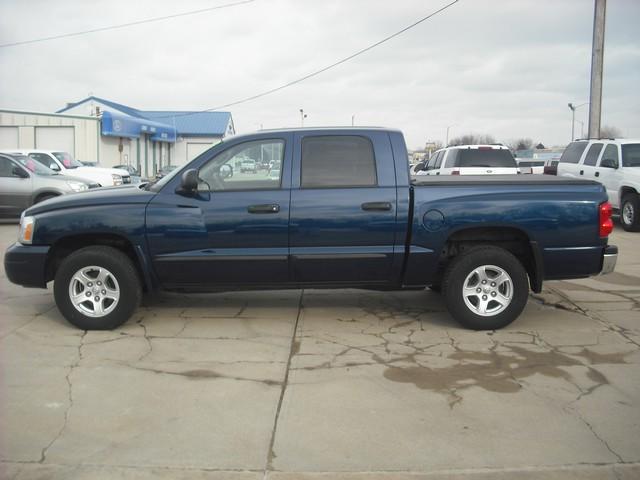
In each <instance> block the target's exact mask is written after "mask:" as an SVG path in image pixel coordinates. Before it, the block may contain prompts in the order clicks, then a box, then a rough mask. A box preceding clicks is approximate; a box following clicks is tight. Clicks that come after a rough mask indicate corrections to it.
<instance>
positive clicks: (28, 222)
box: [18, 215, 36, 245]
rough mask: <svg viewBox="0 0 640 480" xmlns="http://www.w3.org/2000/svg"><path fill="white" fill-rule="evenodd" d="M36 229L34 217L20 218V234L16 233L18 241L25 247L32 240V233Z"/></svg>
mask: <svg viewBox="0 0 640 480" xmlns="http://www.w3.org/2000/svg"><path fill="white" fill-rule="evenodd" d="M35 229H36V219H35V217H25V216H24V215H23V216H21V217H20V232H18V241H19V242H20V243H23V244H25V245H29V244H30V243H31V241H32V240H33V232H34V231H35Z"/></svg>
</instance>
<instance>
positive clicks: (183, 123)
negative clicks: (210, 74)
mask: <svg viewBox="0 0 640 480" xmlns="http://www.w3.org/2000/svg"><path fill="white" fill-rule="evenodd" d="M56 113H58V114H64V115H85V116H92V117H97V118H99V119H100V135H101V139H100V143H101V150H100V151H101V155H100V163H101V164H103V165H105V166H112V165H132V166H134V167H136V168H137V169H138V171H139V172H141V174H142V176H145V177H153V176H154V175H155V174H156V173H157V172H158V171H159V170H160V169H161V168H163V167H165V166H167V165H183V164H185V163H186V162H188V161H189V160H192V159H193V158H195V157H196V156H198V155H199V154H200V153H202V152H204V151H205V150H207V149H209V148H210V147H211V146H213V145H215V144H216V143H218V142H220V141H221V140H222V139H223V138H224V137H226V136H229V135H234V134H235V127H234V125H233V118H232V117H231V113H230V112H202V111H189V110H139V109H136V108H133V107H129V106H127V105H123V104H120V103H116V102H113V101H111V100H107V99H104V98H99V97H95V96H90V97H87V98H85V99H83V100H80V101H79V102H75V103H68V104H67V106H66V107H64V108H62V109H60V110H58V111H57V112H56Z"/></svg>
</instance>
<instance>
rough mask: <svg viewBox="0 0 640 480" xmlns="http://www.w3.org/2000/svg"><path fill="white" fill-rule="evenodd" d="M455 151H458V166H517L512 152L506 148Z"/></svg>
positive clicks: (456, 164)
mask: <svg viewBox="0 0 640 480" xmlns="http://www.w3.org/2000/svg"><path fill="white" fill-rule="evenodd" d="M454 151H457V157H456V161H455V164H454V166H456V167H494V168H517V165H516V161H515V160H514V159H513V156H512V155H511V152H509V150H507V149H504V148H487V149H479V148H469V149H466V148H459V149H456V150H454ZM447 163H448V162H447Z"/></svg>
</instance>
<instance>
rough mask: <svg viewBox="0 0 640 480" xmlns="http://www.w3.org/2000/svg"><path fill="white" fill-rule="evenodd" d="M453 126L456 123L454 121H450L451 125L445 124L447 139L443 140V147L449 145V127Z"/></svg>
mask: <svg viewBox="0 0 640 480" xmlns="http://www.w3.org/2000/svg"><path fill="white" fill-rule="evenodd" d="M455 126H456V124H455V123H452V124H451V125H448V126H447V140H446V142H444V146H445V147H448V146H449V129H450V128H451V127H455Z"/></svg>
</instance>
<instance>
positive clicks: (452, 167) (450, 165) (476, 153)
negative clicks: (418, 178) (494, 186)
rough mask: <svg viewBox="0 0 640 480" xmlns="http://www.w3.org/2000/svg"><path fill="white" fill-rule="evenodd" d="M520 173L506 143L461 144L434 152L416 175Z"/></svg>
mask: <svg viewBox="0 0 640 480" xmlns="http://www.w3.org/2000/svg"><path fill="white" fill-rule="evenodd" d="M516 173H520V171H519V170H518V165H517V164H516V161H515V159H514V158H513V155H512V154H511V151H510V150H509V149H508V148H507V147H505V146H504V145H460V146H456V147H446V148H442V149H440V150H437V151H436V152H434V153H433V155H432V156H431V158H429V162H428V163H427V165H426V166H425V167H424V169H423V170H421V171H418V172H417V173H416V175H511V174H516Z"/></svg>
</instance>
